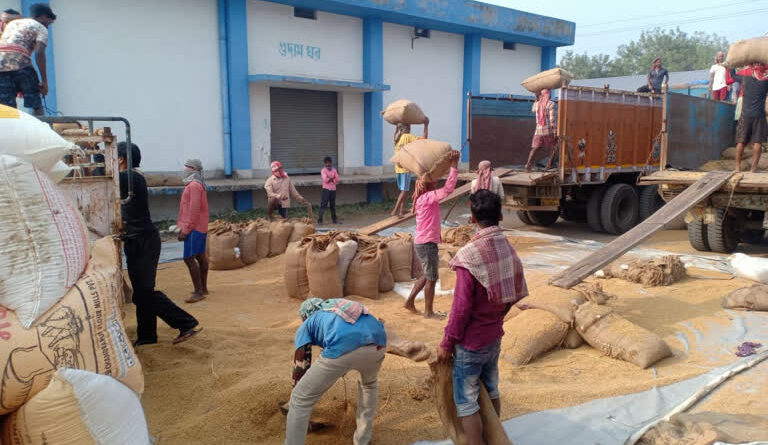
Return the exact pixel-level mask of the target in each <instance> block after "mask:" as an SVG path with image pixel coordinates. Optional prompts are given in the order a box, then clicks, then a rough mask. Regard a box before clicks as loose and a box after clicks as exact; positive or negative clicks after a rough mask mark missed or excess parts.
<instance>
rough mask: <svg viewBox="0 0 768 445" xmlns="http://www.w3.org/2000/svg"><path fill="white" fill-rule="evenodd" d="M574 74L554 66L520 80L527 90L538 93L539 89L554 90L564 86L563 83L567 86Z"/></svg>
mask: <svg viewBox="0 0 768 445" xmlns="http://www.w3.org/2000/svg"><path fill="white" fill-rule="evenodd" d="M572 79H573V74H571V73H569V72H568V71H566V70H564V69H562V68H552V69H551V70H546V71H542V72H540V73H539V74H535V75H533V76H531V77H529V78H527V79H525V80H524V81H522V82H520V85H522V86H523V88H525V89H526V90H528V91H530V92H532V93H538V92H539V91H541V90H543V89H545V88H548V89H550V90H554V89H556V88H560V87H561V86H563V83H565V85H566V86H567V85H568V84H569V83H571V80H572Z"/></svg>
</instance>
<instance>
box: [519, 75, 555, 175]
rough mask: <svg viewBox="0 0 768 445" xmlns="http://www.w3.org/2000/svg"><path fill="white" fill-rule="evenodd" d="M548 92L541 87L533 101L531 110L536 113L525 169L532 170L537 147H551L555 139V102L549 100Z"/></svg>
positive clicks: (550, 162)
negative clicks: (534, 127)
mask: <svg viewBox="0 0 768 445" xmlns="http://www.w3.org/2000/svg"><path fill="white" fill-rule="evenodd" d="M549 96H550V92H549V90H548V89H546V88H545V89H543V90H541V92H540V93H539V96H538V99H537V100H536V102H534V103H533V108H531V111H532V112H533V114H535V115H536V131H535V132H534V133H533V142H532V143H531V152H530V153H529V154H528V162H527V163H526V164H525V171H527V172H530V171H532V170H533V159H534V157H535V156H536V153H537V152H538V151H539V149H542V148H545V149H546V148H549V149H552V148H554V146H555V142H556V141H557V117H556V116H555V103H554V102H552V101H551V100H549ZM553 155H554V150H552V153H551V154H550V156H549V161H548V162H547V169H549V168H551V167H552V159H553V157H554V156H553Z"/></svg>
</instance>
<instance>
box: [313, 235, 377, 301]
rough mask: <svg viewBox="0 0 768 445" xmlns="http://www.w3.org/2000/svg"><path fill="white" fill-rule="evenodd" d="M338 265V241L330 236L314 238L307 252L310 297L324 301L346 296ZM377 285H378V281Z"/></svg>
mask: <svg viewBox="0 0 768 445" xmlns="http://www.w3.org/2000/svg"><path fill="white" fill-rule="evenodd" d="M338 264H339V246H338V245H336V241H334V240H333V239H332V238H331V237H330V236H328V235H318V236H315V237H314V238H312V242H311V245H310V247H309V250H308V251H307V276H308V277H309V295H310V296H312V297H317V298H322V299H323V300H327V299H329V298H341V297H343V296H344V288H343V286H342V283H341V277H340V276H339V269H338V267H339V266H338ZM377 278H378V277H377ZM376 284H377V285H378V280H377V281H376Z"/></svg>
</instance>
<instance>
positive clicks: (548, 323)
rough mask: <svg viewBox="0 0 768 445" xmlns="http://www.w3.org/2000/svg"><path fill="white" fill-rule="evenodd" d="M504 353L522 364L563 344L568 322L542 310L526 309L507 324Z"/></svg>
mask: <svg viewBox="0 0 768 445" xmlns="http://www.w3.org/2000/svg"><path fill="white" fill-rule="evenodd" d="M504 333H505V334H504V342H503V343H502V350H501V356H502V357H503V358H504V359H505V360H508V361H509V362H511V363H512V364H513V365H517V366H522V365H525V364H528V363H530V362H532V361H533V360H535V359H536V358H537V357H539V356H541V355H542V354H544V353H545V352H547V351H549V350H550V349H553V348H555V347H557V346H558V345H560V344H561V343H563V340H565V337H566V335H568V323H566V322H564V321H562V320H561V319H560V318H559V317H558V316H557V315H555V314H553V313H551V312H548V311H545V310H542V309H526V310H524V311H522V312H521V313H520V314H519V315H517V316H516V317H515V318H513V319H511V320H509V321H507V322H506V323H504Z"/></svg>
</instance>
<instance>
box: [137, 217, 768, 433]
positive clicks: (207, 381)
mask: <svg viewBox="0 0 768 445" xmlns="http://www.w3.org/2000/svg"><path fill="white" fill-rule="evenodd" d="M506 225H507V226H508V227H509V226H512V227H515V226H518V225H519V223H516V222H514V221H512V220H511V219H509V218H508V222H507V224H506ZM539 230H541V229H539ZM546 231H547V232H548V233H552V234H558V235H565V236H570V237H574V238H587V237H591V238H593V239H599V240H601V241H603V240H606V239H609V238H610V237H602V236H597V237H595V236H594V234H591V233H589V232H588V231H587V230H586V229H585V228H584V227H583V226H580V225H575V224H567V223H562V222H560V223H558V224H556V225H555V226H553V227H551V228H549V229H546ZM512 242H513V244H515V246H516V248H517V249H518V251H519V253H520V255H521V256H523V257H524V256H525V255H527V254H529V253H530V252H531V249H533V248H534V247H536V246H541V245H544V244H545V243H546V241H543V240H540V239H533V238H517V239H512ZM644 247H653V248H663V249H666V250H670V251H674V252H681V253H682V252H686V253H689V252H691V248H690V246H689V245H688V242H687V235H686V232H684V231H667V232H662V233H660V234H658V235H657V236H655V237H653V238H652V239H651V240H650V241H648V242H647V243H645V244H644ZM753 253H755V252H753ZM689 272H690V273H691V274H693V275H695V276H696V277H700V278H686V279H684V280H683V281H681V282H678V283H676V284H674V285H672V286H669V287H656V288H642V286H640V285H637V284H631V283H627V282H623V281H620V280H616V279H612V280H604V281H602V282H603V283H604V286H605V289H606V290H607V291H609V292H611V293H613V294H615V295H617V297H618V298H616V299H615V300H614V301H612V302H611V303H610V305H611V306H613V307H614V308H615V310H616V311H617V312H618V313H620V314H621V315H623V316H624V317H626V318H628V319H629V320H631V321H632V322H634V323H637V324H638V325H640V326H643V327H645V328H647V329H649V330H651V331H653V332H655V333H657V334H659V335H660V336H662V337H663V338H664V339H665V340H666V341H667V342H668V343H669V345H670V346H671V347H672V349H673V351H674V354H675V356H674V357H672V358H669V359H666V360H663V361H662V362H660V363H659V364H658V365H657V366H656V367H655V368H650V369H646V370H642V369H639V368H637V367H636V366H634V365H632V364H630V363H626V362H622V361H618V360H614V359H611V358H608V357H605V356H603V355H602V354H601V353H600V352H598V351H596V350H595V349H593V348H591V347H589V346H587V345H585V346H582V347H580V348H578V349H575V350H564V349H562V350H556V351H554V352H551V353H549V354H547V355H545V356H544V357H542V358H540V359H538V360H536V361H534V362H533V363H531V364H529V365H526V366H522V367H515V366H513V365H511V364H510V363H508V362H505V361H504V359H503V358H502V360H501V361H500V373H501V376H500V377H501V378H500V381H501V385H500V389H501V394H502V417H503V418H510V417H515V416H518V415H521V414H524V413H528V412H531V411H538V410H544V409H551V408H559V407H566V406H571V405H576V404H579V403H582V402H586V401H589V400H592V399H595V398H600V397H607V396H613V395H619V394H628V393H633V392H638V391H642V390H645V389H648V388H651V387H653V386H656V385H666V384H669V383H673V382H676V381H680V380H682V379H686V378H689V377H692V376H695V375H698V374H701V373H703V372H705V371H706V370H708V369H709V368H711V367H714V366H718V365H722V364H725V363H717V362H713V360H712V358H711V357H708V356H697V355H696V354H695V353H686V348H685V346H684V345H683V344H682V342H681V340H680V338H679V337H678V335H677V333H678V329H679V327H678V326H676V324H678V323H680V322H684V321H686V322H689V323H691V325H692V326H705V325H706V324H707V323H728V322H729V320H728V316H727V314H726V313H725V312H724V311H723V310H722V309H721V308H720V300H721V298H722V296H723V295H725V294H726V293H728V292H730V291H731V290H734V289H737V288H740V287H744V286H747V285H750V284H751V283H750V282H747V281H745V280H740V279H730V277H727V276H724V275H723V274H718V273H711V272H706V271H698V270H689ZM282 276H283V258H282V256H281V257H275V258H270V259H265V260H262V261H260V262H258V263H256V264H253V265H251V266H248V267H246V268H243V269H239V270H234V271H212V272H211V274H210V285H209V287H210V290H211V295H210V297H209V298H207V299H206V300H204V301H203V302H200V303H197V304H194V305H189V304H185V303H183V299H184V297H185V296H186V294H187V293H188V292H189V290H190V283H189V277H188V274H187V271H186V268H185V266H184V264H183V263H181V262H176V263H170V264H164V265H161V270H160V272H159V275H158V289H161V290H163V291H164V292H166V293H167V294H168V295H169V296H170V297H171V298H172V299H174V300H175V301H176V302H177V303H178V304H180V305H181V306H182V307H183V308H185V309H186V310H188V311H189V312H190V313H192V314H193V315H194V316H196V317H197V318H198V319H199V320H200V322H201V324H202V326H204V328H205V330H204V332H203V333H201V334H200V335H199V336H198V337H197V338H195V339H194V340H192V341H189V342H186V343H184V344H182V345H179V346H172V345H171V339H172V338H173V336H175V335H176V332H174V331H172V330H171V329H170V328H168V327H167V326H166V325H164V324H163V323H160V324H159V325H160V329H159V333H160V338H161V341H160V343H159V344H157V345H151V346H143V347H140V348H139V350H138V353H139V357H140V358H141V360H142V364H143V366H144V370H145V376H146V391H145V393H144V395H143V397H142V401H143V404H144V408H145V410H146V415H147V419H148V422H149V426H150V431H151V433H152V434H153V435H154V436H156V437H157V438H158V442H157V443H158V444H160V445H172V444H189V443H216V444H219V445H224V444H246V443H249V444H250V443H259V444H279V443H282V440H283V438H284V429H285V417H284V416H283V415H282V414H281V413H280V411H279V409H278V403H279V402H281V401H285V400H288V398H289V396H290V390H291V373H290V372H291V370H290V365H291V359H292V356H293V336H294V333H295V331H296V329H297V328H298V326H299V325H300V320H299V317H298V315H297V309H298V307H299V305H300V303H301V302H300V301H299V300H296V299H291V298H288V297H286V296H285V290H284V288H283V282H282ZM526 276H527V279H528V285H529V289H530V292H531V295H537V294H541V293H547V292H565V291H563V290H561V289H557V288H552V287H549V286H548V285H547V284H546V282H547V280H548V279H549V278H550V276H549V275H546V274H543V273H540V272H536V271H528V272H527V275H526ZM701 277H704V278H706V279H702V278H701ZM353 298H354V297H353ZM354 299H356V300H358V301H361V302H363V303H364V304H366V305H367V306H368V307H369V308H370V309H371V311H372V313H373V314H374V315H376V316H377V317H378V318H380V319H383V320H384V322H385V324H386V325H387V326H388V327H389V328H392V329H394V330H395V331H396V332H397V333H398V334H399V335H400V336H402V337H406V338H408V339H414V340H422V341H424V342H426V343H427V344H428V345H429V346H431V347H436V346H437V344H438V343H439V341H440V339H441V337H442V332H443V327H444V324H445V321H437V320H425V319H423V318H422V317H420V316H417V315H412V314H409V313H407V312H406V311H404V310H403V309H402V304H403V298H402V297H401V296H399V295H397V294H395V293H388V294H384V295H382V296H381V298H380V299H378V300H369V299H364V298H354ZM450 306H451V298H450V297H449V296H443V297H437V298H436V309H438V310H441V311H446V312H447V311H449V310H450ZM417 307H419V303H418V302H417ZM126 310H127V312H128V313H129V315H128V319H127V320H126V324H127V326H128V331H129V335H130V336H131V337H133V336H134V334H135V317H134V316H133V314H132V313H131V312H132V307H127V308H126ZM511 322H514V319H512V320H510V321H509V322H508V323H511ZM734 347H735V345H734ZM503 349H504V344H503V343H502V354H503ZM690 350H695V348H690ZM733 359H734V360H735V359H736V357H733ZM765 365H766V363H763V365H762V366H765ZM763 375H764V374H763ZM749 378H750V373H745V374H743V375H741V376H738V377H737V378H735V379H734V380H733V382H729V383H728V384H726V385H725V386H724V387H723V388H722V390H720V392H718V393H716V394H715V395H713V396H712V397H710V398H708V399H707V400H706V401H705V402H704V405H703V406H704V408H706V409H707V410H709V411H718V410H719V411H723V410H724V411H723V412H728V413H742V412H743V413H768V401H766V399H765V397H762V396H758V395H759V394H760V393H762V394H765V393H766V391H768V382H766V381H764V380H763V381H761V382H757V384H758V385H759V386H758V390H757V391H756V392H755V391H751V392H750V391H747V392H745V391H742V390H741V389H740V388H743V385H744V382H745V381H747V380H746V379H749ZM428 379H429V369H428V366H427V364H426V363H414V362H411V361H409V360H407V359H405V358H401V357H396V356H392V355H388V356H387V358H386V360H385V361H384V365H383V368H382V371H381V373H380V375H379V407H378V412H377V416H376V420H375V424H374V432H373V443H375V444H407V443H412V442H414V441H417V440H425V439H434V440H436V439H442V438H444V437H445V434H444V432H443V428H442V426H441V424H440V420H439V417H438V415H437V412H436V410H435V408H434V402H433V400H432V399H431V396H430V389H429V386H428V385H429V383H428ZM740 385H741V386H740ZM753 388H754V386H753ZM356 403H357V376H356V375H355V374H354V373H352V374H349V375H347V376H346V377H345V378H344V379H343V380H340V381H339V382H337V383H336V384H335V385H334V386H333V387H332V389H331V390H330V391H329V392H328V393H327V394H326V395H325V396H324V397H323V398H322V399H321V400H320V402H319V403H318V405H317V407H316V409H315V414H314V418H315V419H316V420H320V421H325V422H329V423H331V424H332V426H331V427H330V428H328V429H326V430H325V431H323V432H320V433H313V434H310V435H309V437H308V441H307V443H309V444H334V445H336V444H338V443H349V442H350V438H351V436H352V433H353V431H354V428H355V424H354V412H355V408H356Z"/></svg>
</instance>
